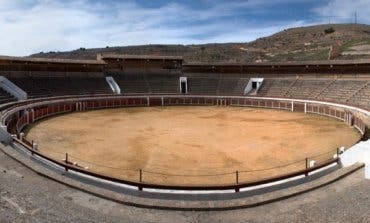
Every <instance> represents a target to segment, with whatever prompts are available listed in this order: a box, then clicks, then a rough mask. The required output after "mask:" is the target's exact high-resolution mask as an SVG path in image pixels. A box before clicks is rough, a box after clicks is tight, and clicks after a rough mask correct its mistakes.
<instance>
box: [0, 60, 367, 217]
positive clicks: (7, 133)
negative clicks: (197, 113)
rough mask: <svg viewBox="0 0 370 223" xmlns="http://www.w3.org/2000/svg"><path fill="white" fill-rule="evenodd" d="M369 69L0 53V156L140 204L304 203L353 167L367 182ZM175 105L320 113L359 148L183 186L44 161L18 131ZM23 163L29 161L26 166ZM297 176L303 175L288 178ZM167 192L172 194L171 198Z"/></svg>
mask: <svg viewBox="0 0 370 223" xmlns="http://www.w3.org/2000/svg"><path fill="white" fill-rule="evenodd" d="M369 71H370V61H367V60H364V61H310V62H291V63H249V64H245V63H244V64H236V63H212V64H210V63H186V62H185V61H183V59H182V58H181V57H168V56H132V55H130V56H129V55H114V54H107V55H97V59H96V60H66V59H37V58H17V57H0V75H1V76H2V81H1V85H0V87H1V90H0V104H1V105H0V107H1V110H2V116H1V119H2V128H1V135H0V137H1V140H2V142H3V143H4V145H3V146H2V147H4V148H3V149H2V150H3V152H4V153H6V154H7V155H9V156H12V157H13V158H14V159H16V160H18V161H19V162H21V163H23V164H24V165H25V166H28V167H29V168H31V169H32V170H35V171H36V172H37V173H39V174H41V175H44V176H47V177H48V178H52V179H54V180H56V181H58V182H63V183H64V184H66V185H69V186H71V187H74V188H79V189H81V190H82V191H85V192H89V193H91V194H94V195H98V196H100V197H103V198H105V199H109V200H112V201H115V202H120V203H124V204H129V205H133V206H139V207H147V208H148V207H151V208H158V209H176V210H227V209H239V208H246V207H253V206H260V205H264V204H265V203H271V202H274V201H278V200H283V199H288V198H289V197H292V196H295V195H299V196H303V197H304V196H305V193H308V192H309V191H312V190H314V189H317V190H320V189H319V188H321V187H323V185H329V184H331V183H333V182H336V181H338V180H340V179H341V178H344V176H347V175H349V174H353V175H356V174H358V171H359V170H364V169H365V172H366V175H367V177H368V176H369V172H370V171H369V168H370V167H369V165H370V162H369V158H364V157H363V156H362V154H363V152H361V151H367V152H368V151H369V150H370V148H369V146H368V145H369V143H368V141H366V140H367V139H368V131H367V130H368V126H369V125H370V98H369V97H370V76H369ZM173 105H182V106H185V105H186V106H189V105H208V106H235V107H242V106H246V107H256V108H273V109H281V110H286V111H292V112H302V113H305V114H306V113H311V114H320V115H323V116H329V117H332V118H336V119H338V120H341V121H343V122H344V123H346V124H348V125H349V126H351V127H354V128H355V129H357V131H358V132H359V133H360V135H361V140H362V142H360V143H359V144H357V145H354V149H351V148H337V149H336V150H335V151H334V152H333V153H330V154H329V156H328V157H329V158H330V159H329V160H326V159H325V160H323V161H322V162H321V161H319V160H318V159H316V160H313V159H312V160H308V159H306V160H305V161H304V162H305V163H304V164H305V167H304V168H303V169H297V171H293V172H292V171H288V172H284V173H282V172H281V173H280V175H279V174H278V175H274V176H270V178H267V179H265V178H263V179H258V180H257V181H252V182H249V181H248V182H247V181H246V182H241V181H240V177H241V175H240V173H239V172H236V174H235V176H236V183H234V182H233V183H232V184H227V183H226V184H225V183H224V184H212V185H208V184H205V185H191V186H188V187H187V186H186V185H185V186H184V185H181V184H180V185H177V184H176V181H174V182H175V183H173V182H171V184H169V185H164V184H160V183H153V182H145V181H143V180H142V170H141V169H140V180H137V181H135V180H128V179H117V178H115V177H111V176H105V175H104V174H99V173H95V172H93V171H91V172H90V171H89V169H87V168H86V166H87V164H86V165H82V164H81V163H80V164H76V163H74V162H73V160H72V161H71V160H69V159H71V158H70V157H68V154H66V157H65V159H64V160H62V161H61V160H60V159H59V160H56V159H52V158H50V157H49V156H47V155H45V154H43V153H42V152H40V151H39V148H38V146H40V145H38V144H37V142H33V141H30V140H28V139H26V137H25V135H24V129H25V128H26V127H27V126H28V125H31V124H33V123H34V122H35V121H36V120H38V119H43V118H45V117H49V116H54V115H57V114H62V113H67V112H78V111H87V110H95V109H101V108H118V107H129V106H134V107H150V106H162V107H164V106H173ZM359 147H361V148H360V149H359ZM344 150H346V151H344ZM359 150H361V151H360V152H359ZM343 152H344V153H343ZM34 156H35V157H34ZM28 157H33V158H32V159H31V160H29V159H28V160H27V158H28ZM357 161H359V162H362V163H365V164H366V167H364V165H363V164H358V163H357ZM40 163H41V164H42V165H40ZM50 163H52V164H51V166H53V165H56V166H58V165H59V169H57V170H53V168H50V167H46V168H43V166H45V165H46V166H48V165H49V164H50ZM342 164H344V166H345V167H343V165H342ZM333 166H334V167H333ZM60 168H61V169H60ZM64 169H65V171H64ZM318 170H320V171H318ZM68 171H70V172H68ZM317 171H318V172H317ZM71 172H72V173H71ZM60 173H62V175H61V174H60ZM76 173H77V174H76ZM316 173H317V174H316ZM233 174H234V173H233ZM79 175H84V176H85V175H86V176H88V177H91V178H94V180H91V179H90V178H87V177H86V176H85V178H83V179H82V180H81V179H80V178H79V177H80V176H79ZM301 176H305V177H306V178H303V180H302V179H301V178H299V179H292V178H294V177H301ZM356 176H357V175H356ZM232 177H233V179H234V175H232ZM95 178H96V179H95ZM103 180H104V182H103ZM80 181H82V183H81V182H80ZM105 181H111V182H114V184H113V183H112V184H109V183H106V182H105ZM164 182H165V181H164ZM80 183H81V184H80ZM116 183H118V184H120V186H117V185H115V184H116ZM121 184H122V185H124V188H123V186H122V185H121ZM266 184H271V185H268V186H266ZM107 185H108V186H107ZM261 185H264V186H263V187H262V186H261ZM259 186H261V187H259ZM143 189H144V191H143ZM145 189H146V190H145ZM156 190H157V191H156ZM173 190H178V191H180V192H179V193H177V194H176V193H174V194H173V193H172V192H173ZM230 190H231V192H230ZM349 190H350V189H349ZM158 191H159V193H158ZM197 191H198V192H197ZM199 191H202V192H201V193H200V192H199ZM225 191H226V193H225V194H224V193H223V192H225ZM234 192H238V193H234ZM220 193H221V195H220ZM117 194H118V195H117ZM179 194H180V195H179ZM267 194H268V195H267ZM126 195H127V197H125V196H126ZM257 195H259V197H255V196H257ZM269 196H270V197H269ZM223 201H227V202H223Z"/></svg>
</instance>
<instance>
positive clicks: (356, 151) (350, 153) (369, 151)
mask: <svg viewBox="0 0 370 223" xmlns="http://www.w3.org/2000/svg"><path fill="white" fill-rule="evenodd" d="M340 158H341V161H342V164H343V166H344V167H348V166H351V165H353V164H355V163H357V162H360V163H365V178H366V179H370V140H367V141H364V142H359V143H357V144H356V145H354V146H352V147H351V148H349V149H348V150H346V151H345V152H344V153H343V154H342V155H341V156H340Z"/></svg>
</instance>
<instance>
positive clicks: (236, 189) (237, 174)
mask: <svg viewBox="0 0 370 223" xmlns="http://www.w3.org/2000/svg"><path fill="white" fill-rule="evenodd" d="M235 180H236V184H237V185H236V186H235V192H236V193H237V192H239V190H240V188H239V187H238V184H239V171H236V172H235Z"/></svg>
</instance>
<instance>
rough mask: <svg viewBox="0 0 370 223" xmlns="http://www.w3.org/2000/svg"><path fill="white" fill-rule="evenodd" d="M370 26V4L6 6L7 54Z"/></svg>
mask: <svg viewBox="0 0 370 223" xmlns="http://www.w3.org/2000/svg"><path fill="white" fill-rule="evenodd" d="M355 11H357V13H358V18H359V22H361V23H366V24H370V0H244V1H243V0H234V1H233V0H199V1H194V0H188V1H186V0H183V1H169V0H148V1H147V0H122V1H119V0H0V34H1V41H0V54H1V55H14V56H24V55H28V54H31V53H36V52H40V51H44V52H47V51H64V50H73V49H77V48H79V47H85V48H92V47H105V46H124V45H140V44H199V43H213V42H249V41H252V40H255V39H256V38H259V37H263V36H267V35H271V34H273V33H275V32H278V31H281V30H282V29H286V28H291V27H297V26H306V25H314V24H321V23H328V22H329V20H330V21H331V22H332V23H348V22H352V21H354V13H355Z"/></svg>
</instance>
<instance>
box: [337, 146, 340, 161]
mask: <svg viewBox="0 0 370 223" xmlns="http://www.w3.org/2000/svg"><path fill="white" fill-rule="evenodd" d="M339 153H340V151H339V148H337V159H338V160H337V164H339V162H340V157H339Z"/></svg>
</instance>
